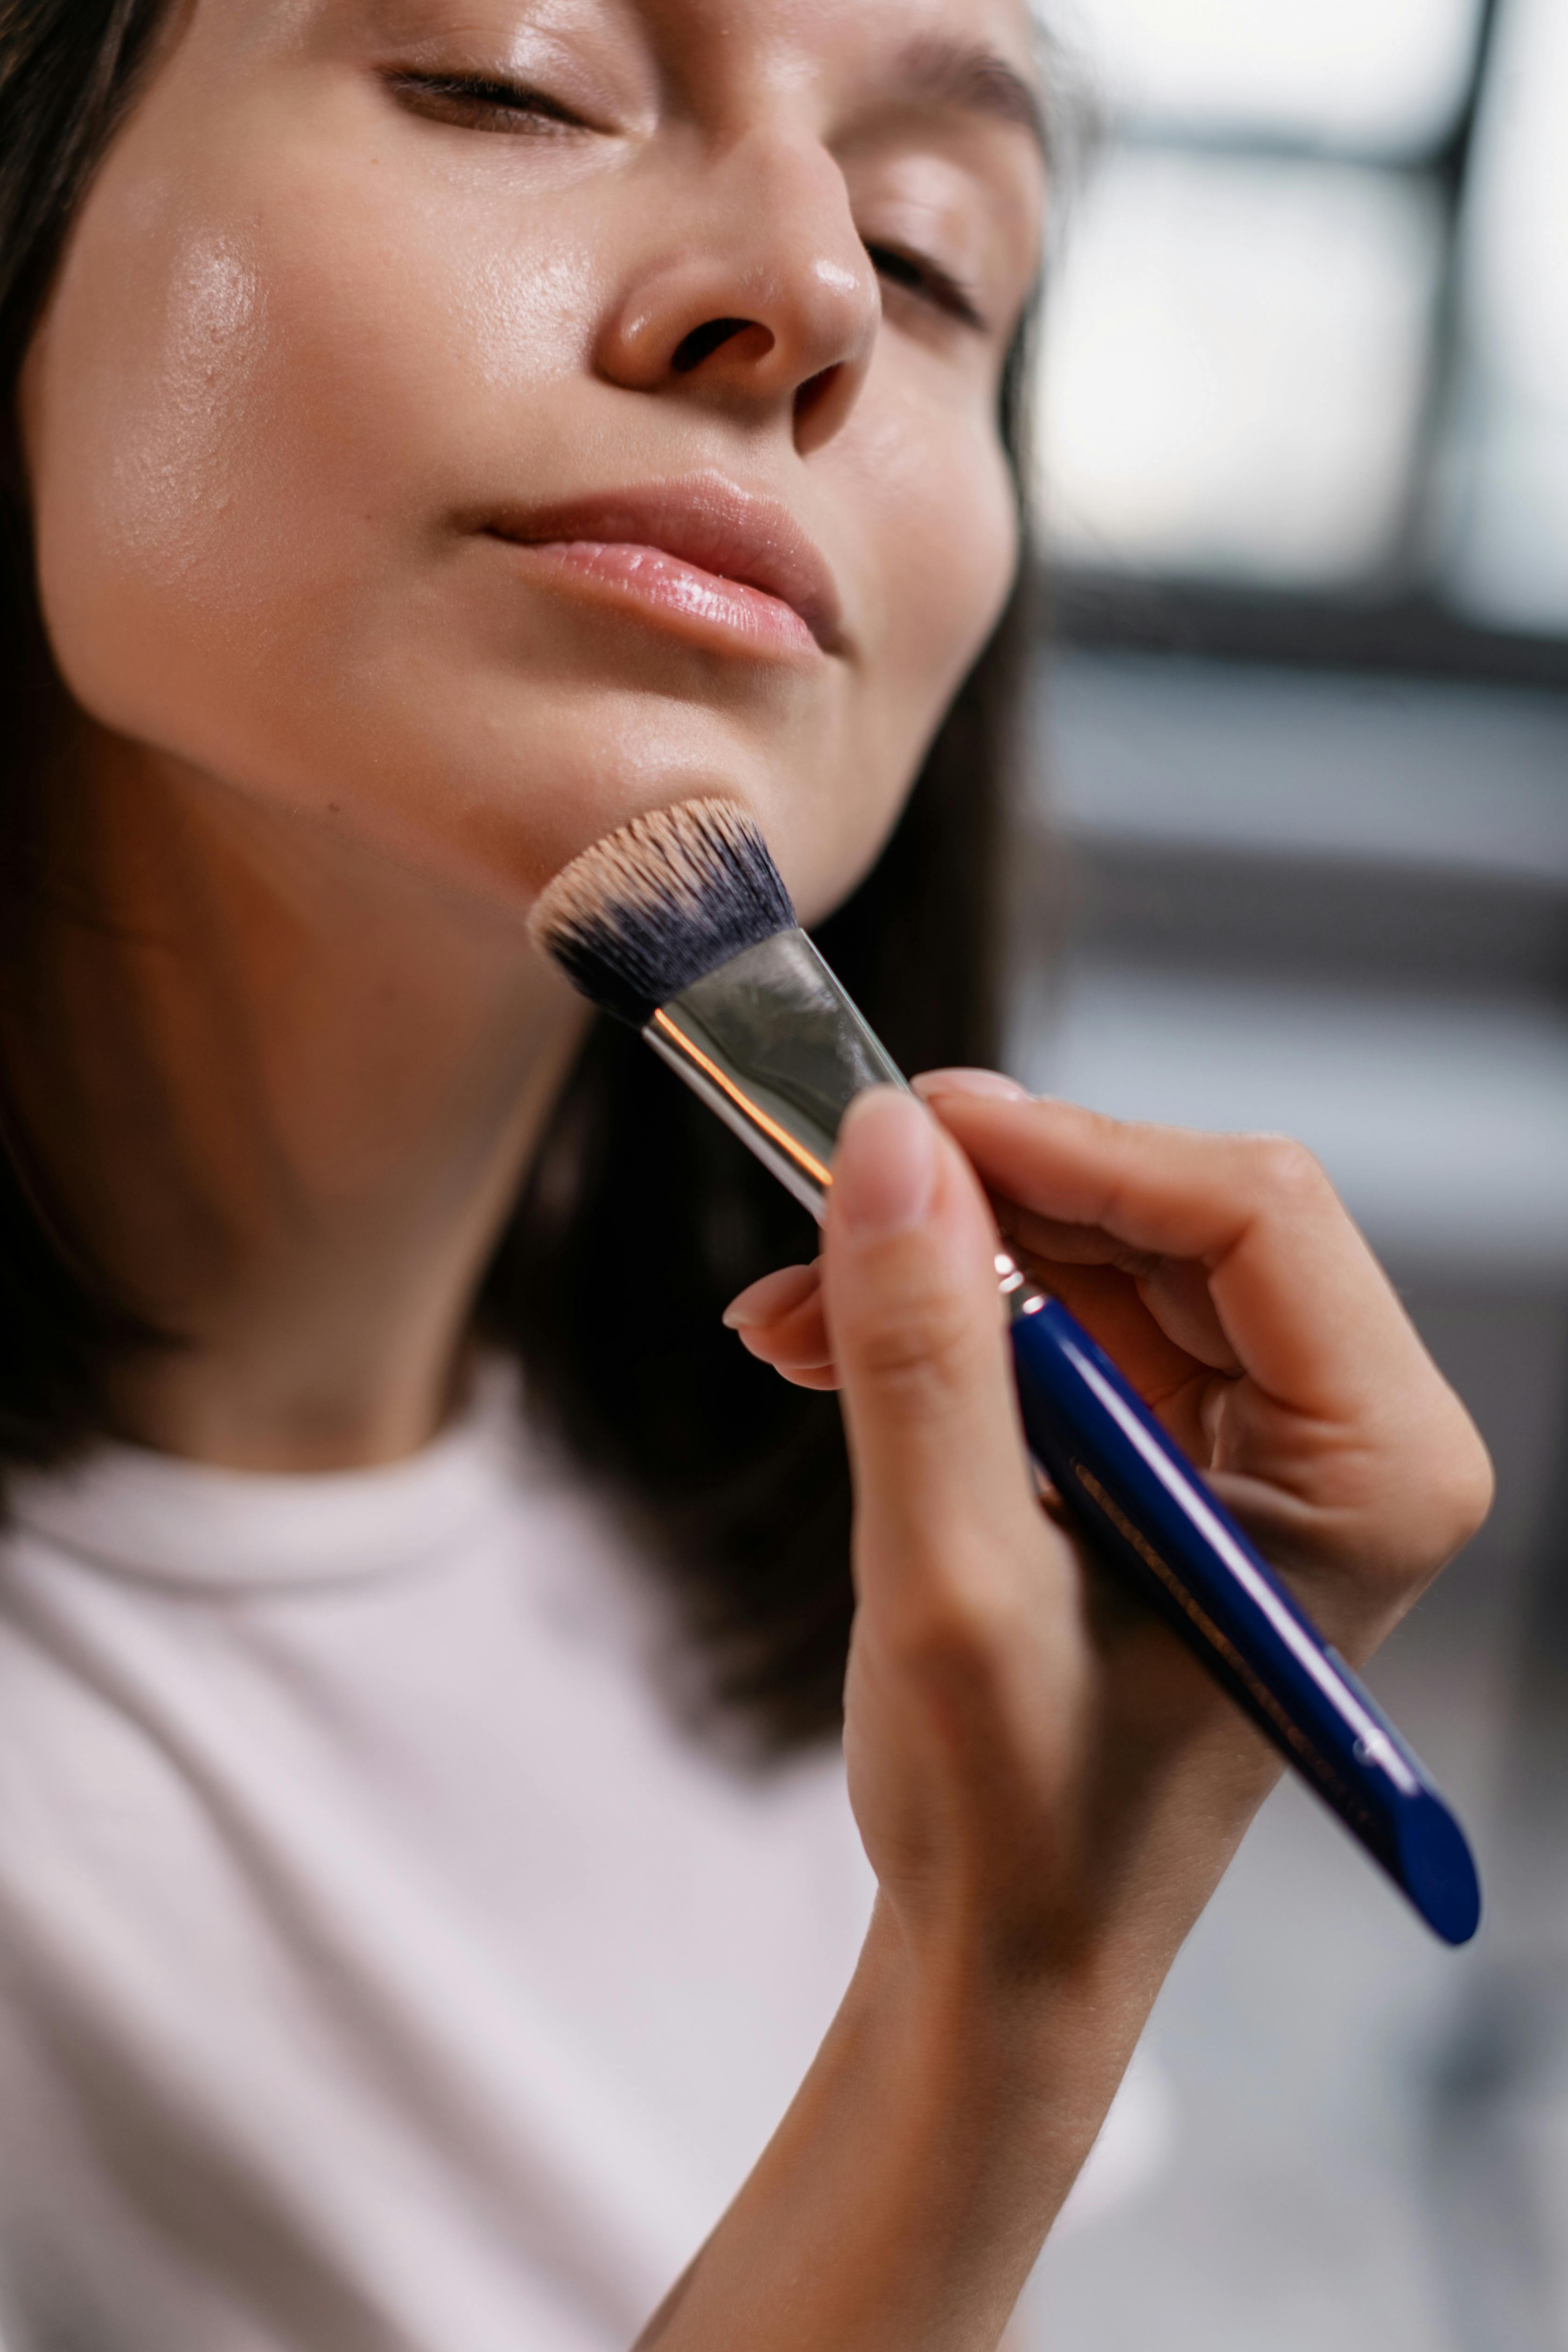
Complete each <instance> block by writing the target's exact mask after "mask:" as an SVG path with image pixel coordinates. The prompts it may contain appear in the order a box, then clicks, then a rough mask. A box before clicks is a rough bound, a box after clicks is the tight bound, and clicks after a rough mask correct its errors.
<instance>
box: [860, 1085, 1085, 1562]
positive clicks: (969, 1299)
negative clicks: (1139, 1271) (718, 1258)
mask: <svg viewBox="0 0 1568 2352" xmlns="http://www.w3.org/2000/svg"><path fill="white" fill-rule="evenodd" d="M996 1247H997V1243H996V1230H995V1226H994V1223H993V1221H992V1217H991V1212H990V1209H989V1206H988V1204H987V1202H986V1201H985V1199H984V1194H983V1193H982V1192H981V1190H980V1187H979V1184H978V1182H977V1181H976V1180H975V1178H974V1175H973V1171H971V1169H970V1167H969V1164H968V1162H967V1161H966V1160H964V1158H963V1153H962V1152H961V1151H960V1150H959V1149H958V1147H957V1145H956V1144H954V1143H953V1142H952V1139H950V1138H949V1137H948V1136H947V1135H946V1134H945V1133H944V1132H943V1131H942V1129H941V1128H940V1127H939V1125H938V1124H937V1122H936V1120H935V1119H934V1118H932V1117H931V1113H930V1112H929V1111H927V1110H926V1109H925V1108H924V1107H923V1106H922V1105H921V1103H920V1102H919V1101H918V1100H917V1099H916V1098H915V1097H914V1096H912V1095H910V1094H906V1093H904V1092H902V1091H901V1090H900V1089H899V1088H896V1087H873V1088H871V1089H870V1090H869V1091H868V1092H867V1093H865V1094H862V1095H860V1096H858V1097H857V1098H856V1100H855V1101H854V1102H853V1103H852V1104H851V1105H850V1108H849V1110H848V1113H847V1117H846V1118H845V1121H844V1125H843V1127H842V1129H840V1132H839V1141H838V1150H837V1154H836V1156H835V1159H834V1162H833V1190H832V1192H831V1195H830V1198H829V1204H828V1212H827V1217H826V1225H825V1228H824V1247H823V1296H824V1303H825V1307H826V1316H827V1322H828V1329H829V1332H830V1335H831V1338H832V1342H833V1353H834V1360H835V1361H836V1363H837V1368H838V1375H839V1380H840V1383H841V1387H842V1396H843V1405H844V1414H845V1421H846V1425H847V1432H848V1438H849V1447H850V1454H851V1459H852V1462H853V1465H854V1470H855V1484H856V1500H857V1553H858V1559H859V1560H860V1564H861V1570H862V1573H863V1574H864V1573H867V1572H869V1570H871V1567H872V1564H873V1562H875V1564H876V1568H877V1570H878V1572H879V1574H881V1575H885V1576H887V1577H889V1578H891V1579H894V1580H900V1581H902V1582H904V1583H905V1584H909V1583H910V1581H911V1580H913V1581H915V1582H918V1581H920V1580H921V1578H922V1577H929V1576H930V1575H931V1573H933V1572H939V1571H938V1570H937V1564H938V1563H942V1564H943V1565H942V1568H941V1570H940V1572H941V1573H942V1574H944V1575H951V1574H952V1573H955V1572H956V1573H963V1572H965V1570H966V1569H967V1568H970V1567H973V1568H978V1567H980V1566H981V1564H982V1562H983V1560H984V1556H985V1553H986V1549H987V1538H988V1537H994V1538H996V1539H997V1540H998V1541H999V1542H1000V1543H1001V1544H1002V1545H1003V1546H1004V1547H1005V1548H1006V1549H1011V1547H1012V1546H1013V1545H1014V1544H1016V1541H1017V1540H1018V1538H1019V1537H1020V1535H1022V1534H1024V1533H1025V1532H1026V1531H1027V1539H1028V1540H1030V1541H1031V1543H1035V1544H1037V1542H1038V1540H1039V1523H1040V1522H1039V1512H1038V1509H1037V1504H1036V1500H1035V1493H1034V1486H1033V1481H1032V1479H1031V1476H1030V1474H1029V1470H1028V1466H1027V1457H1026V1453H1025V1449H1024V1442H1023V1437H1022V1433H1021V1431H1020V1428H1019V1423H1018V1413H1017V1403H1016V1394H1015V1391H1014V1386H1013V1379H1012V1368H1011V1360H1010V1356H1009V1351H1008V1349H1007V1344H1006V1337H1005V1326H1004V1320H1003V1310H1002V1304H1001V1299H1000V1297H999V1295H998V1291H997V1284H996V1271H995V1264H994V1259H995V1252H996ZM928 1597H929V1596H928Z"/></svg>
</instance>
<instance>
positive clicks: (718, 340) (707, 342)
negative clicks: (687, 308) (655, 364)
mask: <svg viewBox="0 0 1568 2352" xmlns="http://www.w3.org/2000/svg"><path fill="white" fill-rule="evenodd" d="M755 326H756V321H755V320H754V319H709V320H707V321H706V322H705V323H704V324H703V325H702V326H700V327H693V328H692V330H691V332H690V333H689V335H683V336H682V337H681V339H680V341H679V343H677V345H676V347H675V356H674V357H673V359H672V360H671V361H670V366H671V367H672V368H673V369H674V370H675V373H676V374H677V375H689V374H690V373H691V371H692V369H693V368H700V366H701V364H702V362H703V361H704V360H706V359H710V358H711V357H712V355H713V353H714V352H716V351H719V350H720V349H721V347H722V346H723V345H724V344H725V343H727V342H730V341H732V340H733V338H734V337H735V336H736V335H743V334H744V333H745V332H746V330H747V329H748V327H753V328H754V327H755ZM768 340H769V341H770V342H771V341H773V338H772V336H771V335H770V336H769V338H768Z"/></svg>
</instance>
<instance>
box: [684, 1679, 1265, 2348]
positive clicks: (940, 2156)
mask: <svg viewBox="0 0 1568 2352" xmlns="http://www.w3.org/2000/svg"><path fill="white" fill-rule="evenodd" d="M1277 1772H1278V1767H1277V1764H1276V1762H1275V1759H1273V1758H1272V1756H1271V1754H1270V1753H1269V1752H1268V1750H1267V1749H1266V1748H1264V1746H1263V1743H1262V1742H1261V1740H1259V1739H1258V1737H1257V1735H1256V1734H1255V1733H1254V1732H1253V1731H1252V1730H1251V1729H1250V1727H1248V1726H1247V1725H1245V1724H1243V1723H1242V1722H1241V1721H1240V1719H1239V1718H1238V1717H1236V1716H1235V1715H1234V1712H1233V1711H1232V1710H1231V1709H1230V1708H1228V1707H1221V1708H1218V1709H1215V1708H1214V1707H1213V1706H1212V1704H1211V1706H1208V1707H1205V1711H1204V1719H1203V1720H1202V1722H1201V1724H1200V1725H1195V1726H1194V1727H1192V1729H1191V1730H1190V1732H1189V1734H1188V1736H1187V1737H1186V1738H1184V1740H1182V1741H1181V1742H1180V1743H1179V1745H1178V1746H1177V1747H1176V1748H1175V1749H1174V1750H1172V1749H1170V1748H1167V1749H1166V1751H1165V1754H1164V1758H1163V1769H1161V1770H1160V1771H1158V1772H1156V1771H1155V1770H1153V1769H1152V1765H1151V1764H1150V1763H1148V1762H1146V1763H1145V1765H1144V1768H1143V1770H1142V1772H1139V1771H1138V1770H1137V1768H1134V1773H1135V1777H1138V1778H1145V1776H1146V1779H1145V1787H1146V1794H1145V1796H1144V1797H1143V1798H1142V1799H1141V1800H1140V1799H1136V1798H1131V1796H1130V1793H1129V1792H1127V1791H1125V1790H1124V1791H1123V1793H1122V1805H1123V1807H1124V1808H1125V1810H1126V1811H1128V1812H1131V1814H1132V1815H1133V1816H1135V1817H1136V1818H1137V1819H1138V1821H1139V1824H1140V1827H1139V1831H1138V1833H1137V1834H1135V1835H1134V1836H1133V1837H1132V1838H1131V1840H1130V1841H1128V1842H1126V1843H1122V1844H1121V1853H1120V1857H1119V1859H1118V1860H1117V1861H1115V1862H1114V1863H1112V1864H1111V1872H1110V1875H1111V1878H1112V1880H1113V1882H1114V1883H1113V1885H1106V1884H1104V1882H1101V1885H1100V1900H1099V1902H1098V1903H1097V1904H1096V1906H1095V1909H1096V1912H1097V1915H1098V1916H1096V1917H1095V1918H1094V1919H1093V1920H1092V1921H1091V1922H1088V1921H1085V1920H1083V1919H1081V1918H1080V1919H1079V1920H1077V1921H1068V1920H1067V1919H1064V1920H1063V1923H1062V1932H1061V1937H1060V1941H1059V1946H1058V1948H1057V1949H1056V1950H1055V1952H1054V1953H1049V1954H1044V1955H1042V1954H1039V1953H1035V1954H1026V1955H1021V1956H1019V1958H1018V1961H1017V1965H1016V1966H1014V1967H1007V1966H1003V1965H999V1964H998V1961H997V1958H996V1956H995V1954H994V1951H993V1952H991V1953H990V1954H988V1955H987V1954H984V1953H982V1952H981V1951H980V1950H979V1949H978V1948H976V1947H975V1946H974V1945H973V1944H970V1943H967V1942H966V1940H965V1938H964V1937H963V1936H962V1935H954V1936H953V1937H952V1938H951V1940H950V1941H948V1942H947V1943H946V1944H945V1945H944V1948H942V1949H941V1950H939V1951H935V1952H932V1951H931V1950H925V1951H923V1952H921V1953H917V1952H916V1951H915V1950H914V1949H913V1948H911V1946H910V1941H909V1939H908V1938H907V1937H906V1935H905V1934H904V1931H903V1930H902V1928H901V1927H900V1925H899V1923H898V1921H897V1919H896V1918H895V1916H894V1915H893V1912H892V1910H891V1908H890V1906H889V1905H888V1904H887V1902H886V1900H885V1898H884V1899H882V1900H879V1905H878V1909H877V1914H876V1916H875V1918H874V1920H873V1923H872V1927H871V1931H870V1933H869V1935H868V1938H867V1942H866V1947H865V1949H864V1951H863V1953H862V1955H861V1958H860V1963H859V1965H858V1969H857V1970H856V1974H855V1978H854V1979H853V1981H852V1983H851V1985H850V1987H849V1990H848V1991H847V1994H846V1996H845V2000H844V2001H843V2004H842V2006H841V2007H840V2010H839V2011H838V2014H837V2018H836V2019H835V2021H834V2023H833V2025H832V2027H831V2028H830V2030H829V2032H828V2034H827V2037H826V2041H825V2042H824V2043H823V2045H822V2048H821V2050H820V2051H819V2053H818V2054H817V2057H816V2061H815V2063H813V2065H812V2068H811V2071H810V2073H809V2074H807V2075H806V2077H805V2082H804V2083H803V2084H802V2085H801V2088H800V2091H799V2093H798V2094H797V2095H796V2097H795V2101H794V2102H793V2104H792V2105H791V2106H790V2109H789V2111H788V2113H787V2114H786V2115H785V2116H784V2120H783V2122H782V2123H781V2125H780V2126H779V2128H778V2130H777V2131H776V2132H775V2133H774V2135H773V2139H772V2140H771V2141H770V2142H769V2144H768V2147H766V2149H765V2150H764V2152H763V2156H762V2157H761V2158H760V2159H759V2161H758V2163H757V2165H756V2166H755V2168H754V2169H753V2170H752V2173H751V2175H750V2176H749V2178H748V2179H747V2180H746V2183H745V2185H744V2187H743V2188H742V2190H741V2193H740V2195H739V2196H738V2197H737V2198H736V2200H735V2201H734V2203H733V2204H732V2205H731V2208H730V2209H729V2210H728V2212H727V2213H726V2214H725V2215H724V2217H723V2219H722V2221H721V2222H720V2224H719V2226H718V2228H717V2229H716V2230H715V2231H714V2232H713V2235H712V2236H711V2237H710V2239H709V2241H708V2242H707V2244H706V2245H705V2246H704V2247H703V2249H702V2251H701V2252H700V2254H699V2255H698V2257H697V2259H696V2261H695V2262H694V2263H692V2265H691V2267H690V2269H689V2271H688V2272H687V2273H686V2275H685V2276H684V2278H683V2279H682V2280H681V2281H680V2283H679V2285H678V2286H677V2288H676V2289H675V2290H674V2292H673V2293H672V2294H671V2295H670V2296H669V2298H668V2301H667V2302H666V2304H665V2305H663V2307H662V2308H661V2310H660V2311H659V2312H658V2315H656V2316H655V2318H654V2319H653V2320H652V2321H651V2322H650V2323H649V2326H648V2327H647V2330H646V2331H645V2333H644V2335H643V2336H642V2337H641V2338H640V2339H639V2344H638V2346H637V2352H994V2347H996V2346H997V2345H998V2343H999V2341H1000V2338H1001V2336H1002V2335H1003V2332H1004V2330H1005V2326H1006V2324H1007V2319H1008V2315H1009V2314H1010V2313H1011V2311H1012V2309H1013V2306H1014V2304H1015V2303H1016V2299H1017V2296H1018V2294H1019V2292H1020V2290H1021V2289H1022V2286H1023V2284H1024V2282H1025V2280H1026V2277H1027V2275H1028V2273H1029V2270H1030V2268H1031V2266H1032V2264H1033V2263H1034V2262H1035V2259H1036V2257H1037V2254H1038V2252H1039V2250H1040V2247H1041V2245H1042V2243H1043V2242H1044V2240H1045V2237H1046V2234H1047V2231H1048V2230H1049V2228H1050V2226H1051V2224H1052V2222H1053V2221H1054V2220H1055V2218H1056V2216H1057V2213H1058V2210H1060V2207H1061V2205H1062V2202H1063V2200H1064V2199H1065V2198H1066V2196H1067V2193H1068V2189H1070V2188H1071V2186H1072V2184H1073V2181H1074V2180H1075V2179H1076V2178H1077V2176H1078V2173H1079V2168H1080V2167H1081V2166H1082V2164H1083V2161H1084V2158H1086V2156H1087V2155H1088V2154H1089V2149H1090V2147H1092V2146H1093V2144H1094V2140H1095V2138H1096V2137H1097V2135H1098V2133H1099V2131H1100V2126H1101V2124H1102V2123H1103V2122H1104V2119H1105V2115H1106V2111H1107V2109H1108V2108H1109V2106H1110V2102H1111V2099H1112V2098H1113V2096H1114V2095H1115V2092H1116V2088H1117V2085H1118V2084H1119V2083H1120V2082H1121V2076H1122V2074H1123V2073H1124V2071H1125V2068H1126V2065H1127V2062H1128V2060H1129V2058H1130V2057H1131V2053H1132V2050H1133V2048H1134V2045H1135V2044H1136V2042H1137V2040H1138V2037H1139V2035H1140V2033H1141V2032H1142V2029H1143V2026H1144V2024H1145V2022H1146V2021H1147V2018H1148V2014H1149V2011H1150V2010H1151V2009H1152V2006H1153V2002H1154V2000H1155V1997H1156V1995H1157V1994H1158V1992H1159V1990H1160V1987H1161V1985H1162V1984H1163V1981H1164V1979H1165V1976H1166V1974H1167V1972H1168V1971H1169V1969H1170V1966H1171V1963H1172V1961H1173V1959H1174V1958H1175V1956H1176V1953H1177V1952H1178V1951H1179V1949H1180V1948H1181V1946H1182V1944H1183V1942H1184V1939H1185V1937H1186V1935H1187V1932H1188V1930H1189V1928H1190V1927H1191V1926H1192V1923H1193V1921H1194V1919H1195V1918H1196V1917H1197V1915H1198V1913H1199V1912H1200V1911H1201V1910H1202V1908H1203V1906H1204V1904H1205V1902H1206V1901H1207V1899H1208V1897H1209V1895H1210V1894H1211V1893H1212V1892H1213V1890H1214V1887H1215V1885H1217V1883H1218V1881H1219V1879H1220V1877H1221V1875H1222V1874H1223V1873H1224V1871H1225V1869H1226V1864H1228V1862H1229V1861H1230V1858H1231V1856H1232V1854H1233V1853H1234V1852H1235V1850H1236V1846H1237V1843H1238V1842H1239V1840H1240V1838H1241V1836H1242V1834H1243V1832H1244V1831H1245V1828H1246V1826H1247V1822H1249V1821H1250V1819H1251V1818H1252V1815H1253V1813H1254V1811H1256V1809H1257V1806H1258V1802H1259V1801H1260V1799H1261V1798H1262V1796H1263V1795H1264V1793H1265V1792H1266V1791H1267V1790H1268V1787H1269V1786H1270V1785H1271V1784H1272V1782H1273V1780H1274V1779H1275V1778H1276V1777H1277ZM1091 1834H1093V1832H1091ZM1108 1859H1109V1856H1108Z"/></svg>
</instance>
